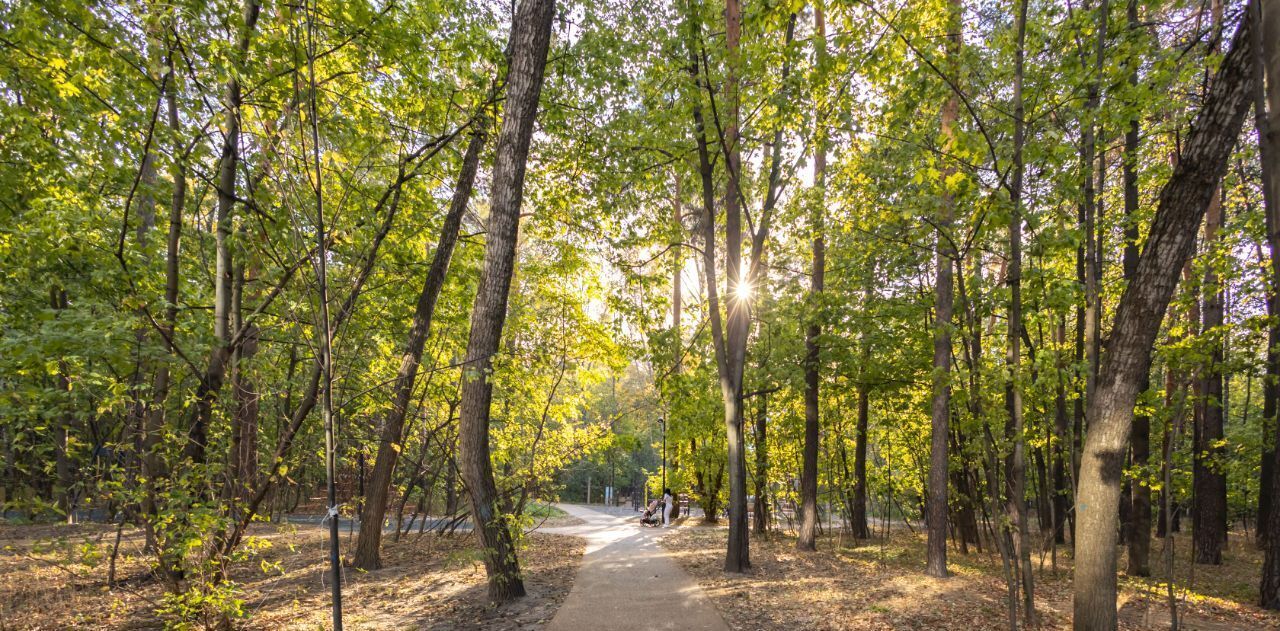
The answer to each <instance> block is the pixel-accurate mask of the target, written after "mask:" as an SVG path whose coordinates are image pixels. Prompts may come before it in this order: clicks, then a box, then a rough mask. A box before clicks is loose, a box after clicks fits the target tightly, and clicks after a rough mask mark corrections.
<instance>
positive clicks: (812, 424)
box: [796, 1, 827, 550]
mask: <svg viewBox="0 0 1280 631" xmlns="http://www.w3.org/2000/svg"><path fill="white" fill-rule="evenodd" d="M823 18H824V16H823V13H822V2H821V1H819V2H818V3H817V4H816V5H814V8H813V30H814V35H813V42H814V57H815V59H816V62H817V64H818V65H819V66H820V67H821V66H822V64H823V63H824V61H825V59H826V56H827V29H826V24H825V23H824V21H823ZM814 105H815V111H814V121H815V123H814V126H815V129H814V148H813V186H814V190H815V195H814V199H813V201H812V203H813V208H812V209H811V210H810V217H809V224H810V225H809V231H810V239H811V241H812V243H813V264H812V267H811V273H810V276H809V282H810V284H809V308H810V309H811V310H812V311H811V313H812V315H810V319H809V329H808V331H806V332H805V340H804V346H805V360H804V450H803V458H802V460H803V463H802V467H801V472H800V500H801V503H802V511H801V514H800V536H799V537H798V538H797V539H796V549H798V550H816V549H817V548H818V546H817V534H818V442H819V432H820V430H821V423H820V421H821V418H820V410H819V401H820V399H819V394H820V393H819V391H818V388H819V387H820V384H821V375H820V374H819V366H820V363H821V357H822V346H821V345H820V343H819V341H818V338H819V337H820V336H821V335H822V315H821V314H822V289H823V282H824V276H825V274H826V259H827V246H826V241H825V238H824V236H823V230H825V226H824V218H823V215H824V213H825V208H824V207H823V206H824V205H825V204H826V194H825V192H826V186H827V138H826V129H825V125H824V123H823V119H822V107H823V104H822V103H815V104H814Z"/></svg>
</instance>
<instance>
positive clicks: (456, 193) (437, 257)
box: [352, 114, 489, 570]
mask: <svg viewBox="0 0 1280 631" xmlns="http://www.w3.org/2000/svg"><path fill="white" fill-rule="evenodd" d="M488 121H489V119H488V117H487V116H486V115H483V114H481V115H479V116H478V117H477V118H476V119H475V122H474V123H473V125H474V127H473V129H472V132H471V139H470V141H469V142H468V143H467V150H466V153H465V154H464V155H463V157H462V170H461V171H460V172H459V174H458V183H457V185H456V186H455V187H454V189H453V198H452V199H451V200H450V202H449V212H448V213H447V214H445V218H444V223H443V224H441V226H440V238H439V240H438V241H437V242H436V250H435V254H433V255H432V258H431V267H430V269H429V270H428V271H427V277H426V278H425V279H424V280H423V284H422V291H421V292H420V293H419V294H418V304H417V306H416V308H415V309H414V313H413V323H412V324H411V325H410V327H409V337H408V340H407V341H406V343H405V349H404V353H403V354H402V355H401V356H400V369H399V371H398V372H397V373H396V380H395V386H394V389H393V392H392V406H391V411H390V412H388V414H387V418H386V421H385V422H384V423H383V425H382V438H381V440H380V441H379V443H378V455H377V456H376V458H375V460H374V464H373V472H372V473H371V474H370V477H369V487H368V493H366V494H365V498H364V507H363V510H361V513H360V536H359V537H358V538H357V539H356V552H355V557H354V558H353V559H352V565H354V566H355V567H358V568H362V569H366V570H376V569H378V568H379V567H381V565H382V564H381V560H380V559H379V556H378V551H379V547H380V545H381V542H382V521H383V520H384V519H385V518H386V513H387V502H388V501H389V499H390V489H391V481H392V478H393V476H394V473H395V468H396V462H397V461H398V460H399V457H400V451H401V441H403V440H404V420H405V417H406V416H407V415H408V413H409V399H410V397H411V396H412V395H413V386H414V382H415V380H416V379H417V376H418V367H419V366H420V365H421V362H422V348H423V346H424V345H425V344H426V342H427V338H428V337H430V335H431V319H432V317H433V316H434V315H435V309H436V301H437V300H438V299H439V297H440V291H441V290H442V289H443V288H444V282H445V278H446V277H447V276H448V273H449V262H450V260H451V259H452V258H453V250H454V247H455V246H456V245H457V243H458V228H459V227H460V226H461V225H462V216H463V215H464V214H466V211H467V204H468V203H469V202H470V201H471V190H472V185H473V184H474V183H475V179H476V171H477V169H478V168H479V165H480V152H481V151H482V150H483V149H484V144H485V140H486V137H487V135H488V131H489V130H488V127H489V123H488Z"/></svg>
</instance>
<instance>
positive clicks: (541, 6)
mask: <svg viewBox="0 0 1280 631" xmlns="http://www.w3.org/2000/svg"><path fill="white" fill-rule="evenodd" d="M554 16H555V0H524V1H523V2H521V3H520V8H519V10H518V11H517V13H516V15H515V19H514V20H513V21H512V25H511V47H510V50H511V66H510V69H509V71H508V73H507V98H506V101H505V103H504V109H505V111H504V112H503V118H502V127H501V131H500V132H499V134H498V141H497V160H496V162H495V163H494V168H493V184H492V191H493V195H492V201H491V203H490V210H489V224H488V231H487V233H486V242H485V255H484V272H483V273H482V275H481V277H480V287H479V289H478V291H477V293H476V301H475V308H474V309H473V310H472V313H471V336H470V340H469V341H468V342H467V355H466V363H465V366H464V367H463V378H462V406H461V411H460V416H459V421H458V460H459V463H460V464H461V467H460V468H461V470H462V477H463V479H464V480H465V481H466V484H467V491H468V493H469V494H470V496H471V520H472V523H473V524H474V526H475V529H476V531H477V532H478V533H479V535H480V544H481V546H482V547H483V548H484V550H483V555H484V564H485V570H486V572H487V573H488V576H489V598H490V600H493V601H495V602H506V601H509V600H512V599H515V598H519V597H521V596H524V593H525V591H524V581H523V580H522V578H521V575H520V564H519V562H518V561H517V559H516V551H515V547H514V541H513V540H512V535H511V531H510V530H509V529H508V528H509V526H508V524H507V521H506V519H505V518H504V517H503V516H502V515H501V514H499V508H498V491H497V488H496V486H495V483H494V479H493V463H492V462H491V460H490V457H489V413H490V410H489V406H490V403H491V402H492V400H493V382H491V381H490V380H489V373H490V371H491V370H492V366H493V355H494V354H495V353H497V352H498V348H499V346H500V345H501V342H502V328H503V325H504V324H505V322H506V317H507V297H508V295H509V294H510V290H511V276H512V274H513V272H514V271H515V259H516V242H517V236H518V233H519V228H520V203H521V200H522V197H523V194H524V176H525V166H526V164H525V161H526V159H527V158H528V155H529V144H530V140H531V138H532V136H533V123H534V119H535V118H536V117H537V113H538V100H539V96H540V95H541V93H542V83H543V76H544V73H545V70H546V64H547V50H548V48H549V46H550V42H551V25H552V19H553V18H554Z"/></svg>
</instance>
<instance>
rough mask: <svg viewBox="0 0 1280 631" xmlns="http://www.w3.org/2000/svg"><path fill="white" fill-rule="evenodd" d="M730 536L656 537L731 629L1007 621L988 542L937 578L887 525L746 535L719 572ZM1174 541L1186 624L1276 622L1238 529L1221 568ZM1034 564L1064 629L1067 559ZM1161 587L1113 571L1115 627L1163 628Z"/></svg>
mask: <svg viewBox="0 0 1280 631" xmlns="http://www.w3.org/2000/svg"><path fill="white" fill-rule="evenodd" d="M726 536H727V531H726V530H724V529H720V528H682V529H679V530H677V531H676V532H675V533H673V536H668V537H666V538H665V539H663V542H662V543H663V546H664V547H666V548H667V549H668V550H669V551H670V552H671V553H672V554H673V555H674V556H675V557H676V559H677V560H678V561H679V562H680V564H681V565H682V566H683V567H684V568H685V569H686V570H687V571H688V572H689V573H690V574H692V575H693V576H694V577H695V578H696V579H697V580H698V582H699V583H701V585H702V586H703V588H704V589H705V590H706V591H707V594H708V595H709V596H710V597H711V599H712V601H713V602H714V603H715V605H716V607H717V608H718V609H719V610H720V612H721V614H722V615H723V616H724V618H725V621H726V622H728V623H729V626H730V627H731V628H733V629H735V630H740V631H756V630H760V631H764V630H766V629H779V628H786V629H815V630H817V629H822V630H836V629H850V630H852V629H857V630H860V631H861V630H880V629H885V630H888V629H930V630H933V629H956V630H963V631H976V630H979V629H1006V628H1008V613H1007V611H1008V610H1007V601H1006V594H1007V591H1006V586H1005V581H1004V577H1003V571H1002V564H1001V561H1000V556H999V554H998V553H997V552H994V551H987V552H982V553H977V552H971V553H970V554H968V555H962V554H960V553H959V552H958V551H956V550H950V551H949V554H948V560H949V568H950V570H951V572H952V574H953V576H952V577H951V578H947V579H933V578H929V577H928V576H925V574H924V566H925V542H924V538H923V536H922V535H920V534H912V533H908V532H894V533H893V534H892V535H891V536H890V538H889V540H888V541H883V540H881V539H873V540H871V541H869V542H864V543H863V545H861V546H860V547H849V546H841V545H840V544H841V542H840V541H839V540H838V539H833V538H827V539H821V540H820V541H819V551H818V552H817V553H801V552H797V551H796V550H795V538H794V537H791V536H786V535H779V534H771V535H769V536H768V537H766V538H761V537H755V536H753V537H752V540H751V561H752V566H753V567H752V570H751V572H749V573H747V574H745V575H734V574H728V573H725V572H724V571H723V569H722V568H723V562H724V548H725V538H726ZM844 543H852V542H851V541H849V540H846V541H845V542H844ZM1160 545H1161V544H1160V542H1159V541H1157V542H1154V545H1153V548H1154V549H1153V551H1152V555H1153V561H1157V562H1158V561H1159V560H1160V558H1161V557H1159V556H1158V555H1159V553H1160ZM1178 545H1179V546H1180V547H1178V548H1177V552H1178V554H1177V556H1178V557H1179V560H1178V562H1177V563H1175V576H1177V578H1178V584H1179V585H1180V587H1179V590H1178V594H1179V597H1180V602H1179V610H1178V611H1179V617H1180V620H1181V621H1182V622H1183V625H1184V626H1183V628H1187V629H1204V630H1209V631H1216V630H1226V629H1276V628H1280V616H1278V615H1276V614H1275V613H1272V612H1267V611H1264V610H1262V609H1260V608H1259V607H1257V606H1255V605H1254V604H1253V603H1254V602H1255V601H1256V599H1257V580H1258V577H1259V575H1260V571H1261V555H1260V553H1259V552H1258V551H1256V550H1254V549H1253V546H1252V545H1251V544H1249V543H1248V542H1247V541H1246V540H1245V539H1244V538H1243V537H1241V538H1239V539H1236V538H1233V539H1232V542H1231V548H1230V550H1229V551H1228V553H1227V554H1226V562H1225V563H1224V564H1223V565H1222V566H1217V567H1206V566H1201V565H1198V566H1195V568H1194V572H1195V574H1194V577H1193V578H1194V580H1191V581H1188V577H1189V576H1190V575H1189V572H1190V571H1191V569H1192V568H1191V564H1190V563H1189V562H1188V560H1189V559H1188V557H1189V553H1190V551H1189V549H1188V548H1187V545H1188V544H1187V540H1183V541H1180V542H1178ZM1121 558H1122V559H1123V557H1121ZM1032 564H1033V565H1034V566H1035V567H1036V571H1035V574H1036V609H1037V614H1038V615H1039V617H1040V622H1041V625H1040V627H1041V628H1043V629H1065V628H1069V627H1070V624H1071V573H1070V571H1071V561H1070V558H1069V555H1068V553H1067V551H1066V549H1065V548H1063V547H1059V549H1058V569H1057V570H1054V569H1053V568H1052V562H1051V559H1050V557H1048V555H1047V554H1046V555H1043V556H1042V555H1040V554H1036V555H1034V556H1033V559H1032ZM1156 569H1157V570H1158V569H1159V568H1156ZM1163 585H1164V583H1163V579H1162V578H1160V577H1159V576H1157V577H1153V578H1151V579H1138V578H1131V577H1126V576H1124V575H1122V576H1121V578H1120V589H1121V593H1120V605H1121V610H1120V615H1121V624H1120V626H1121V628H1122V629H1167V628H1168V626H1169V625H1168V623H1169V614H1168V610H1167V608H1166V607H1165V605H1164V596H1163V594H1164V592H1163V591H1157V590H1159V589H1163ZM1188 586H1189V587H1188Z"/></svg>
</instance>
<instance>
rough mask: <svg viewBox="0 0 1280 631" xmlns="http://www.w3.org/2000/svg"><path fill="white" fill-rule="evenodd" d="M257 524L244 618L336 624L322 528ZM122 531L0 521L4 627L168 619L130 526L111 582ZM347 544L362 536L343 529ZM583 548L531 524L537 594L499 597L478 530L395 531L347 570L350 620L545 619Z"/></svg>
mask: <svg viewBox="0 0 1280 631" xmlns="http://www.w3.org/2000/svg"><path fill="white" fill-rule="evenodd" d="M565 519H567V518H557V519H553V520H549V523H557V522H560V521H562V520H565ZM251 534H252V535H253V536H255V537H256V538H257V539H258V540H259V541H260V542H262V544H263V546H262V548H261V550H260V551H259V552H258V553H257V554H256V555H254V556H252V557H251V558H248V559H246V560H243V561H241V562H239V563H238V564H237V565H236V566H235V567H234V568H233V570H232V572H231V575H232V580H233V581H234V582H235V583H236V584H237V585H238V588H239V591H238V597H239V598H240V599H242V600H243V601H244V603H243V609H244V612H245V613H246V615H247V617H246V619H244V620H243V621H241V622H240V623H239V626H240V627H242V628H247V629H272V630H273V631H278V630H285V629H321V628H328V627H329V616H330V611H329V606H328V603H329V588H328V583H327V578H328V576H327V574H326V572H325V569H326V564H327V557H326V550H327V544H326V541H327V539H326V532H325V531H324V530H322V529H321V528H318V527H316V526H296V527H288V526H285V527H281V526H271V525H265V524H264V525H260V526H256V527H255V528H254V529H253V531H251ZM114 539H115V530H114V528H111V527H110V526H103V525H77V526H31V525H22V526H18V525H0V631H10V630H19V629H21V630H36V629H39V630H44V629H152V628H159V627H161V626H162V624H163V621H162V620H161V619H160V618H159V617H157V616H156V614H155V613H154V610H155V609H156V607H157V605H158V604H159V602H160V598H161V597H162V595H163V592H164V588H163V585H162V584H161V583H160V582H159V581H156V580H154V579H152V578H151V577H150V574H149V572H148V571H147V561H148V558H147V557H146V556H144V555H143V551H142V536H141V534H140V533H138V532H126V533H125V536H124V538H123V541H122V544H121V548H120V550H121V552H120V559H119V561H118V564H117V570H116V572H117V578H118V579H119V582H118V585H117V586H116V587H108V585H107V571H108V563H107V558H108V555H109V553H110V550H111V545H112V543H113V542H114ZM343 544H344V546H352V545H354V538H353V537H349V536H348V534H347V533H346V532H345V530H344V532H343ZM582 547H583V544H582V540H580V539H577V538H574V537H564V536H556V535H548V534H541V533H536V532H535V533H533V534H531V535H530V537H529V546H528V548H527V549H526V550H524V551H523V552H522V553H521V556H520V561H521V566H522V568H523V570H524V574H525V586H526V588H527V589H528V591H529V596H528V597H527V598H524V599H521V600H520V601H518V602H517V603H515V604H513V605H508V606H503V607H493V606H490V605H489V604H488V602H487V599H486V592H485V573H484V566H483V564H482V563H481V560H480V556H479V554H478V551H477V549H476V539H475V537H474V536H472V535H467V534H459V535H456V536H453V537H439V536H436V535H434V534H430V533H428V534H426V535H424V536H421V537H419V536H417V535H416V534H411V535H409V536H407V537H404V538H402V539H401V540H400V541H399V542H394V541H391V540H390V537H389V536H388V538H387V539H386V540H385V542H384V545H383V564H384V568H383V569H381V570H378V571H375V572H360V571H357V570H353V569H349V568H348V569H347V572H346V575H345V579H344V580H345V583H344V589H343V606H344V622H345V625H346V628H348V629H475V630H484V631H497V630H509V629H531V628H539V627H541V626H542V625H543V624H544V623H545V622H546V621H548V620H550V619H551V617H552V616H554V615H555V612H556V609H557V608H558V607H559V605H560V603H561V602H562V601H563V600H564V598H565V597H566V596H567V595H568V592H569V588H570V587H571V586H572V585H573V577H574V573H575V572H576V570H577V566H578V561H579V559H580V558H581V555H582Z"/></svg>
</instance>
